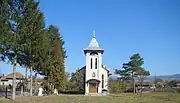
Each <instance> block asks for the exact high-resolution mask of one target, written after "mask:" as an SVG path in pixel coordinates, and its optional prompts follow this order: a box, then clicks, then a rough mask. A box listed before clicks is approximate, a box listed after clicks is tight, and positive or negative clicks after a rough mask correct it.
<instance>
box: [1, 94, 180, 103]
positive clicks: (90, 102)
mask: <svg viewBox="0 0 180 103" xmlns="http://www.w3.org/2000/svg"><path fill="white" fill-rule="evenodd" d="M0 103H13V101H12V100H8V99H3V98H0ZM14 103H180V93H146V94H143V95H140V94H136V95H134V96H133V95H132V94H111V95H109V96H77V95H67V96H65V95H60V96H48V97H18V98H16V100H15V101H14Z"/></svg>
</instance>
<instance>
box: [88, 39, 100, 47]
mask: <svg viewBox="0 0 180 103" xmlns="http://www.w3.org/2000/svg"><path fill="white" fill-rule="evenodd" d="M88 47H99V44H98V42H97V40H96V38H95V37H93V38H92V40H91V42H90V43H89V46H88Z"/></svg>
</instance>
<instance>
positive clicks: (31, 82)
mask: <svg viewBox="0 0 180 103" xmlns="http://www.w3.org/2000/svg"><path fill="white" fill-rule="evenodd" d="M30 96H32V67H30Z"/></svg>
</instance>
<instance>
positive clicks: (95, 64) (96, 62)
mask: <svg viewBox="0 0 180 103" xmlns="http://www.w3.org/2000/svg"><path fill="white" fill-rule="evenodd" d="M95 69H97V58H96V59H95Z"/></svg>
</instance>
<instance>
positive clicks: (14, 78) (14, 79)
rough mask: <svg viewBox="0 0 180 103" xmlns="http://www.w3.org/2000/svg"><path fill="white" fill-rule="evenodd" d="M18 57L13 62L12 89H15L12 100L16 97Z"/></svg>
mask: <svg viewBox="0 0 180 103" xmlns="http://www.w3.org/2000/svg"><path fill="white" fill-rule="evenodd" d="M15 72H16V56H15V57H14V61H13V81H12V87H13V92H12V99H13V100H14V99H15V96H16V75H15Z"/></svg>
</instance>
